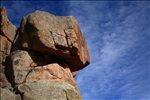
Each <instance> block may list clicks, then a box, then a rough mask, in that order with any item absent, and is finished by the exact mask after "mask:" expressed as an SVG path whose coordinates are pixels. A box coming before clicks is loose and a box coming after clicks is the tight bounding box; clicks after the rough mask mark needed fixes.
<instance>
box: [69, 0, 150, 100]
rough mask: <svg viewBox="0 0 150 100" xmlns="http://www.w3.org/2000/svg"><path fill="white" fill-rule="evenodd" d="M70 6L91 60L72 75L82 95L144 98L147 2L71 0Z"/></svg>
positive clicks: (88, 97) (89, 98)
mask: <svg viewBox="0 0 150 100" xmlns="http://www.w3.org/2000/svg"><path fill="white" fill-rule="evenodd" d="M70 8H72V9H71V11H70V14H72V15H74V16H75V17H76V18H77V19H78V21H79V24H80V27H81V29H82V31H83V32H84V33H85V36H86V39H87V42H88V47H89V50H90V55H91V60H92V62H91V65H90V66H88V67H87V68H85V69H84V70H82V71H80V72H79V73H78V76H77V78H76V80H77V83H78V85H79V89H80V91H81V94H82V95H83V99H84V100H93V99H94V100H99V99H101V100H108V99H111V100H126V99H128V100H143V99H144V100H148V99H149V98H150V97H149V96H148V94H150V86H149V85H148V84H149V83H150V82H149V81H150V79H149V77H150V75H149V70H148V69H149V63H148V60H149V57H150V54H149V53H147V52H148V50H149V48H150V46H149V44H148V41H149V38H148V36H149V33H148V27H147V26H148V25H149V23H148V22H147V21H148V20H149V19H148V17H149V16H148V14H147V13H148V4H147V2H101V1H96V2H71V3H70ZM137 16H138V17H137ZM141 53H142V54H141Z"/></svg>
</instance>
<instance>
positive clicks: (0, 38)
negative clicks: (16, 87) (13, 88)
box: [0, 8, 16, 87]
mask: <svg viewBox="0 0 150 100" xmlns="http://www.w3.org/2000/svg"><path fill="white" fill-rule="evenodd" d="M15 33H16V27H15V26H14V25H13V24H12V23H11V22H10V21H9V20H8V18H7V14H6V10H5V8H1V9H0V87H10V84H9V82H8V81H7V78H6V76H5V74H4V72H5V67H6V64H7V60H6V58H7V56H8V55H9V54H10V50H11V46H12V43H13V39H14V36H15Z"/></svg>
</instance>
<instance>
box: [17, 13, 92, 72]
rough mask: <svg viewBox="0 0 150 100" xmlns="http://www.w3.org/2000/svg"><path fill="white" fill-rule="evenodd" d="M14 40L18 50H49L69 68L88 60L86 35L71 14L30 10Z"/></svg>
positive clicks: (78, 68) (82, 65)
mask: <svg viewBox="0 0 150 100" xmlns="http://www.w3.org/2000/svg"><path fill="white" fill-rule="evenodd" d="M16 42H18V44H17V47H16V48H17V49H26V50H33V51H38V52H41V53H50V54H52V55H54V56H57V57H60V58H62V59H64V60H65V61H66V62H67V63H68V65H69V66H70V69H71V71H78V70H80V69H82V68H84V67H85V66H87V65H88V64H89V63H90V57H89V53H88V50H87V46H86V41H85V38H84V36H83V34H82V32H81V31H80V28H79V26H78V23H77V21H76V20H75V18H74V17H73V16H55V15H53V14H50V13H48V12H44V11H35V12H33V13H30V14H29V15H27V16H24V17H23V19H22V22H21V25H20V28H19V33H18V39H17V40H16ZM37 44H38V45H37ZM16 48H15V49H16Z"/></svg>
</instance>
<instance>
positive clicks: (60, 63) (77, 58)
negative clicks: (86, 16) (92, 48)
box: [0, 8, 90, 100]
mask: <svg viewBox="0 0 150 100" xmlns="http://www.w3.org/2000/svg"><path fill="white" fill-rule="evenodd" d="M0 23H1V26H0V41H1V44H0V76H1V77H0V86H1V100H9V99H10V100H81V99H82V98H81V96H80V93H79V91H78V88H77V85H76V83H75V81H74V77H75V76H76V72H77V71H79V70H81V69H82V68H84V67H86V66H87V65H88V64H89V63H90V57H89V53H88V50H87V46H86V41H85V38H84V36H83V34H82V32H81V31H80V28H79V26H78V23H77V21H76V20H75V18H74V17H72V16H55V15H52V14H50V13H48V12H44V11H35V12H33V13H30V14H29V15H27V16H24V17H23V18H22V21H21V24H20V27H19V28H18V29H16V27H15V26H14V25H13V24H12V23H11V22H10V21H9V20H8V18H7V14H6V10H5V8H1V9H0Z"/></svg>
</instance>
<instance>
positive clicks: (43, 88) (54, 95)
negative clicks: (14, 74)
mask: <svg viewBox="0 0 150 100" xmlns="http://www.w3.org/2000/svg"><path fill="white" fill-rule="evenodd" d="M18 90H19V91H20V92H21V93H22V94H23V100H81V96H80V94H79V92H78V91H77V90H75V89H74V87H73V86H72V85H70V84H68V83H66V82H61V81H58V82H56V81H36V82H30V83H28V82H27V83H24V84H21V85H19V86H18Z"/></svg>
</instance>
